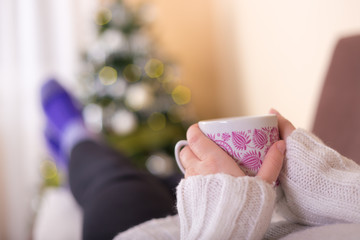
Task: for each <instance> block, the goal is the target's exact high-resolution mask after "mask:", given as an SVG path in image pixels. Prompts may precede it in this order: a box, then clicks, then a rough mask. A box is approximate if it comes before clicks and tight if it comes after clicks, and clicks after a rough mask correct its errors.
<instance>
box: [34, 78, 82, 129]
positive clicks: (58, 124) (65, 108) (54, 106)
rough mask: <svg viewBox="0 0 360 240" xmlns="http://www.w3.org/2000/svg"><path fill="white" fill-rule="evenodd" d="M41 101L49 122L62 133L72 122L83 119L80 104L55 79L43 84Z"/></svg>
mask: <svg viewBox="0 0 360 240" xmlns="http://www.w3.org/2000/svg"><path fill="white" fill-rule="evenodd" d="M41 103H42V106H43V110H44V112H45V115H46V117H47V119H48V122H50V123H51V125H52V126H54V127H55V128H56V129H57V130H59V131H60V134H61V132H62V131H64V130H65V128H66V126H67V124H69V123H70V122H72V121H82V115H81V110H80V107H79V106H78V105H79V104H78V103H77V102H75V100H74V99H73V97H72V96H71V95H70V94H69V93H68V92H67V91H66V90H65V88H63V87H62V86H61V85H60V84H59V83H58V82H57V81H56V80H54V79H51V80H49V81H48V82H46V83H45V84H44V85H43V86H42V88H41Z"/></svg>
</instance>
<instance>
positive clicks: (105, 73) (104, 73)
mask: <svg viewBox="0 0 360 240" xmlns="http://www.w3.org/2000/svg"><path fill="white" fill-rule="evenodd" d="M99 78H100V81H101V83H102V84H104V85H111V84H113V83H115V82H116V80H117V71H116V70H115V69H114V68H112V67H109V66H105V67H103V68H102V69H101V70H100V72H99Z"/></svg>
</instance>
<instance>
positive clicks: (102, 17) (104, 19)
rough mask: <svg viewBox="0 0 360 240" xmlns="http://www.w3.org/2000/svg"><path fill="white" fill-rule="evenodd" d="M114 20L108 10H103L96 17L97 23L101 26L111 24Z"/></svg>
mask: <svg viewBox="0 0 360 240" xmlns="http://www.w3.org/2000/svg"><path fill="white" fill-rule="evenodd" d="M111 19H112V13H111V11H110V10H109V9H107V8H101V9H100V10H99V11H98V12H97V13H96V15H95V23H96V24H97V25H99V26H102V25H105V24H107V23H109V22H110V21H111Z"/></svg>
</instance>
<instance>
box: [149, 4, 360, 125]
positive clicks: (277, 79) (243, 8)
mask: <svg viewBox="0 0 360 240" xmlns="http://www.w3.org/2000/svg"><path fill="white" fill-rule="evenodd" d="M149 2H151V3H153V4H154V5H155V7H156V8H157V15H156V16H157V18H156V21H155V23H154V29H155V33H156V35H157V37H158V40H159V41H158V43H159V46H160V47H161V48H162V49H163V50H164V52H165V53H167V54H169V56H172V57H174V59H175V60H177V62H178V63H179V67H180V68H181V69H182V81H183V83H184V84H186V85H187V86H189V87H190V88H191V90H192V92H193V106H194V107H195V109H196V111H197V112H198V115H199V118H212V117H223V116H232V115H253V114H263V113H266V112H267V111H268V110H269V109H270V108H271V107H274V108H277V109H278V110H279V111H280V112H282V113H283V114H284V115H285V116H286V117H288V118H289V119H290V120H292V121H293V123H294V124H295V125H296V126H299V127H303V128H307V129H311V127H312V123H313V117H314V114H315V111H316V107H317V102H318V97H319V93H320V91H321V87H322V83H323V79H324V77H325V73H326V70H327V67H328V64H329V59H330V57H331V54H332V51H333V47H334V45H335V43H336V41H337V39H338V38H340V37H341V36H347V35H350V34H354V33H357V32H359V33H360V15H359V14H358V9H360V2H359V1H356V0H345V1H340V0H332V1H327V0H319V1H315V2H314V1H310V0H304V1H295V2H294V1H286V0H278V1H266V0H255V1H254V0H241V1H238V0H225V1H220V0H212V1H208V0H198V1H191V2H190V1H183V0H172V1H168V0H152V1H149Z"/></svg>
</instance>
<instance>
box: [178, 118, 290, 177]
mask: <svg viewBox="0 0 360 240" xmlns="http://www.w3.org/2000/svg"><path fill="white" fill-rule="evenodd" d="M214 126H215V127H214ZM201 127H202V129H201ZM249 127H250V128H249ZM245 128H249V129H245ZM213 130H215V131H217V132H216V133H214V131H213ZM255 130H256V131H255ZM275 130H276V131H275ZM219 131H220V132H219ZM204 132H205V134H206V135H207V136H206V135H205V134H204ZM277 133H278V132H277V119H276V116H275V115H269V116H261V117H245V118H231V119H221V120H214V121H205V122H200V123H199V124H195V125H193V126H191V127H190V128H189V130H188V132H187V139H188V142H186V141H181V142H179V143H178V144H177V146H176V151H175V153H176V157H177V162H178V164H179V167H180V168H181V169H182V170H183V172H184V173H185V177H189V176H193V175H206V174H214V173H220V172H221V173H226V174H230V175H232V176H235V177H238V176H244V175H257V176H259V177H261V178H262V179H264V180H265V181H267V182H269V183H272V182H274V181H275V180H276V179H277V177H278V174H279V172H280V169H281V166H282V160H283V157H284V151H285V143H284V141H279V142H276V141H277V140H278V134H277ZM214 134H215V135H214ZM250 137H252V138H251V139H250ZM254 137H255V140H254V139H253V138H254ZM261 137H262V138H261ZM265 139H266V141H265ZM253 140H254V141H255V142H254V141H253ZM275 142H276V143H275ZM273 143H275V144H273ZM240 144H242V145H240ZM271 145H272V146H271ZM183 146H185V147H184V148H183V149H182V150H181V152H180V149H181V148H182V147H183ZM219 146H220V147H221V148H220V147H219ZM224 146H225V147H224ZM236 146H237V148H236ZM240 146H242V148H241V147H240ZM224 150H225V151H224ZM245 150H247V151H245ZM234 156H235V157H238V159H235V158H234ZM249 156H250V157H249ZM251 156H252V158H251ZM240 157H245V158H244V159H245V161H244V162H242V160H243V159H240ZM246 161H247V162H246ZM251 161H253V162H251ZM246 164H247V165H246ZM261 165H262V166H261ZM239 166H240V167H239Z"/></svg>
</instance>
